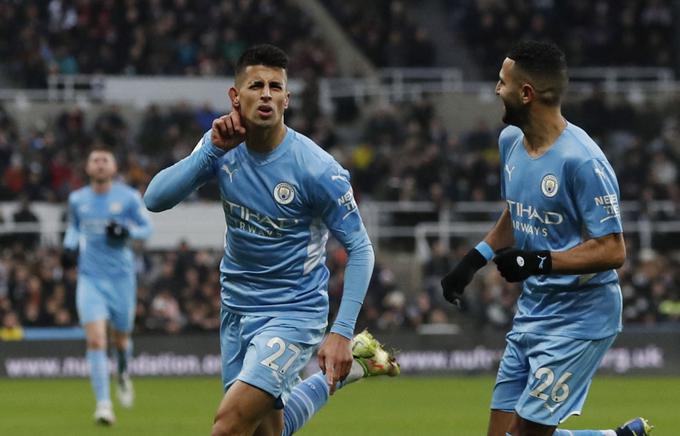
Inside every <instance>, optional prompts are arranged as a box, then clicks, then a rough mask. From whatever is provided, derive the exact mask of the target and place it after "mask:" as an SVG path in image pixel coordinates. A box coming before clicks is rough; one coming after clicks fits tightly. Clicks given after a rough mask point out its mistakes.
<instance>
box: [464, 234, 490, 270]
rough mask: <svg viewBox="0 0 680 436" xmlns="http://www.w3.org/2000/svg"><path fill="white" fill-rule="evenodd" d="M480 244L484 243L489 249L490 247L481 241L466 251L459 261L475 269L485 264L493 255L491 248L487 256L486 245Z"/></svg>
mask: <svg viewBox="0 0 680 436" xmlns="http://www.w3.org/2000/svg"><path fill="white" fill-rule="evenodd" d="M482 244H486V247H488V249H489V250H491V247H490V246H489V244H487V243H486V242H484V241H482V242H480V243H479V244H477V246H476V247H475V248H473V249H472V250H470V251H468V252H467V254H465V256H463V259H462V261H461V262H463V263H464V264H465V265H467V266H468V267H470V268H471V269H472V270H474V271H477V270H479V269H481V268H483V267H484V265H486V264H487V262H488V261H489V259H491V258H492V257H493V250H491V256H489V257H487V256H488V251H487V249H486V247H485V246H484V245H482Z"/></svg>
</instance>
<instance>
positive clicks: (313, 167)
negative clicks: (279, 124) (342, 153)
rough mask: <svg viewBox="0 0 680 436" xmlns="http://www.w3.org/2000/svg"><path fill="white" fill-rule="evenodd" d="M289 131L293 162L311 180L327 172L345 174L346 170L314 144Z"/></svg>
mask: <svg viewBox="0 0 680 436" xmlns="http://www.w3.org/2000/svg"><path fill="white" fill-rule="evenodd" d="M291 131H292V132H291V134H292V135H293V138H292V141H293V142H292V150H293V153H294V157H295V160H296V162H297V163H298V164H299V165H300V167H301V168H304V169H305V170H306V171H307V173H308V174H309V175H310V176H311V177H312V178H318V177H320V176H321V175H322V174H325V173H328V172H332V173H338V174H339V173H347V170H345V169H344V168H343V167H342V166H341V165H340V164H339V163H338V161H337V160H335V158H334V157H333V156H332V155H331V154H330V153H328V152H327V151H326V150H324V149H323V148H321V147H320V146H319V145H318V144H317V143H316V142H314V141H313V140H312V139H310V138H308V137H307V136H305V135H303V134H302V133H300V132H297V131H295V130H292V129H291ZM347 174H348V173H347Z"/></svg>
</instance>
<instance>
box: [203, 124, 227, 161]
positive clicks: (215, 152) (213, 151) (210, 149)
mask: <svg viewBox="0 0 680 436" xmlns="http://www.w3.org/2000/svg"><path fill="white" fill-rule="evenodd" d="M203 149H204V150H205V152H206V153H207V154H208V155H209V156H211V157H214V158H218V157H222V156H224V154H225V153H226V152H227V150H225V149H224V148H222V147H218V146H217V145H215V144H214V143H213V142H212V130H209V131H208V133H206V134H205V136H204V137H203Z"/></svg>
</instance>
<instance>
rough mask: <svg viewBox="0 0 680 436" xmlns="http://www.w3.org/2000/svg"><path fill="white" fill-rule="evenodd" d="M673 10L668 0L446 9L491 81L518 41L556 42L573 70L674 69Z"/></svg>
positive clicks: (489, 2) (482, 3)
mask: <svg viewBox="0 0 680 436" xmlns="http://www.w3.org/2000/svg"><path fill="white" fill-rule="evenodd" d="M674 8H677V6H675V5H673V2H671V1H668V0H625V1H617V0H597V1H588V0H577V1H568V2H561V1H554V0H547V1H528V0H511V1H505V0H504V1H498V0H470V1H466V2H459V8H458V9H456V8H452V9H450V11H451V19H450V21H451V22H452V23H453V26H451V28H453V29H455V30H456V33H457V36H458V38H460V39H461V40H462V41H463V42H464V45H465V46H466V47H468V48H469V51H470V53H471V54H472V55H473V57H474V58H475V60H476V61H477V63H478V65H479V66H480V67H481V70H482V71H483V72H484V77H485V78H487V79H493V78H495V77H496V76H497V73H498V71H497V70H498V66H497V63H498V59H502V58H503V55H504V54H505V53H507V51H508V50H509V48H510V45H511V44H512V43H513V41H517V40H520V39H538V40H548V39H549V40H551V41H554V42H555V43H557V44H558V45H559V46H560V47H562V48H563V49H564V51H565V53H566V55H567V59H568V60H569V65H570V66H572V67H582V66H612V65H617V66H637V67H639V66H644V67H676V68H677V67H678V65H677V62H678V59H674V44H677V40H675V39H674V38H673V34H674V30H673V29H674V28H675V26H674V24H673V23H674V15H675V14H676V13H677V12H678V11H677V10H675V11H674ZM676 49H677V46H676Z"/></svg>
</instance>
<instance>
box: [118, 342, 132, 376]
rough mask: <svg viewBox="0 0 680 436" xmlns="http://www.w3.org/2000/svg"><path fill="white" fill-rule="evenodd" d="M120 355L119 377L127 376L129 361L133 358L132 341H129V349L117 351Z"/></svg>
mask: <svg viewBox="0 0 680 436" xmlns="http://www.w3.org/2000/svg"><path fill="white" fill-rule="evenodd" d="M116 353H117V355H118V375H121V374H125V373H126V372H127V370H128V361H129V360H130V359H131V358H132V339H128V343H127V348H125V349H124V350H119V349H116Z"/></svg>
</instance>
